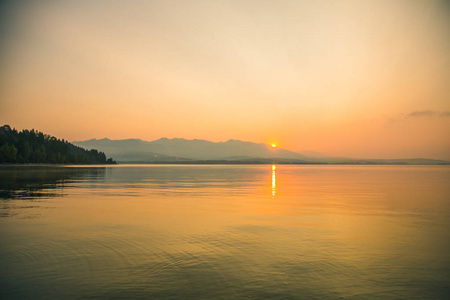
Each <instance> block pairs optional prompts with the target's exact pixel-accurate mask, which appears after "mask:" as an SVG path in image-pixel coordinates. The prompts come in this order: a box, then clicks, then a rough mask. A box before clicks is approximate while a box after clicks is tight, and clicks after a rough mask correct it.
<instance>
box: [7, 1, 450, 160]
mask: <svg viewBox="0 0 450 300" xmlns="http://www.w3.org/2000/svg"><path fill="white" fill-rule="evenodd" d="M14 2H17V1H6V2H5V3H6V4H1V5H2V8H1V11H2V12H1V14H2V15H1V16H2V19H3V20H2V21H1V22H0V25H1V26H2V31H1V33H0V34H1V35H0V39H1V40H0V44H1V45H2V46H0V55H1V56H0V63H1V66H2V67H1V69H0V118H1V120H2V122H1V123H2V124H1V125H3V124H9V125H11V126H12V127H15V128H17V129H23V128H27V129H31V128H35V129H37V130H40V131H43V132H46V133H49V134H52V135H55V136H57V137H60V138H65V139H67V140H71V141H74V140H85V139H91V138H104V137H108V138H111V139H124V138H140V139H144V140H155V139H158V138H160V137H168V138H174V137H182V138H187V139H194V138H197V139H207V140H211V141H216V142H217V141H226V140H228V139H240V140H246V141H252V142H260V143H267V144H269V145H271V144H276V145H277V147H280V148H285V149H289V150H293V151H296V150H310V151H317V152H322V153H325V154H328V155H332V156H347V157H355V158H413V157H428V158H441V159H450V134H449V133H450V113H449V112H450V54H449V53H450V5H449V4H448V3H446V1H431V0H430V1H414V0H411V1H400V0H398V1H396V0H389V1H387V0H386V1H379V0H374V1H363V0H358V1H356V0H355V1H344V0H343V1H331V0H330V1H299V0H298V1H256V0H254V1H245V0H244V1H220V0H218V1H169V0H164V1H143V0H138V1H106V0H97V1H84V0H77V1H75V0H73V1H71V0H67V1H52V0H35V1H22V2H21V3H22V4H21V5H18V4H15V3H14ZM8 3H9V4H8Z"/></svg>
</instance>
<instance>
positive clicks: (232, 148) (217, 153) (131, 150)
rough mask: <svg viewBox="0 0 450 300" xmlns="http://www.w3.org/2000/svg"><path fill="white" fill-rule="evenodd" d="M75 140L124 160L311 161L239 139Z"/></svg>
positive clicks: (81, 144) (88, 147)
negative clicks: (256, 159)
mask: <svg viewBox="0 0 450 300" xmlns="http://www.w3.org/2000/svg"><path fill="white" fill-rule="evenodd" d="M73 143H74V144H75V145H78V146H81V147H83V148H86V149H92V148H96V149H99V150H101V151H104V152H105V153H107V154H108V155H111V156H113V157H114V158H115V159H117V160H118V161H121V162H124V161H126V162H138V161H139V162H161V161H165V162H170V161H185V162H187V161H204V160H208V161H213V160H216V161H224V160H225V161H239V160H248V159H254V158H260V159H269V158H271V159H275V158H277V159H291V160H299V161H311V158H309V157H307V156H304V155H301V154H298V153H295V152H292V151H288V150H285V149H280V148H272V147H270V146H269V145H266V144H258V143H252V142H244V141H238V140H229V141H226V142H218V143H214V142H210V141H206V140H197V139H195V140H186V139H180V138H175V139H168V138H161V139H158V140H155V141H151V142H147V141H143V140H140V139H127V140H110V139H106V138H105V139H100V140H97V139H91V140H87V141H78V142H73Z"/></svg>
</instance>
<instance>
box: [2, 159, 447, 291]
mask: <svg viewBox="0 0 450 300" xmlns="http://www.w3.org/2000/svg"><path fill="white" fill-rule="evenodd" d="M0 179H1V180H0V207H1V208H2V209H1V212H0V217H1V218H0V266H1V270H2V271H1V272H0V298H2V299H3V298H4V299H17V298H21V299H23V298H29V299H68V298H69V299H73V298H75V299H77V298H83V299H91V298H97V299H98V298H104V299H111V298H114V299H116V298H122V299H130V298H155V299H161V298H164V299H166V298H169V299H170V298H177V299H188V298H191V299H220V298H227V299H235V298H237V299H241V298H254V299H261V298H267V299H311V298H319V299H336V298H345V299H445V298H446V297H448V295H449V294H450V254H449V253H450V233H449V231H448V228H449V225H450V224H449V223H450V221H449V220H450V199H449V195H450V186H449V184H448V182H449V179H450V168H449V167H448V166H304V165H302V166H288V165H277V166H270V165H251V166H250V165H249V166H242V165H239V166H234V165H228V166H218V165H211V166H196V165H189V166H187V165H186V166H176V165H171V166H158V165H153V166H150V165H136V166H127V165H119V166H113V167H100V166H93V167H85V166H79V167H75V166H66V167H62V166H61V167H50V166H48V167H47V166H46V167H39V166H32V167H30V166H17V167H12V166H2V167H1V168H0Z"/></svg>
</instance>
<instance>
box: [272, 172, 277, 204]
mask: <svg viewBox="0 0 450 300" xmlns="http://www.w3.org/2000/svg"><path fill="white" fill-rule="evenodd" d="M276 169H277V166H275V165H272V197H274V196H275V193H276V187H277V182H276V176H275V170H276Z"/></svg>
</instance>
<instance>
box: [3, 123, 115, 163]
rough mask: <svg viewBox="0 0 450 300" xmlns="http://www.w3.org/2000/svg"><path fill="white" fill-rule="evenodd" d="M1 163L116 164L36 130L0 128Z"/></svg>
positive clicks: (97, 153)
mask: <svg viewBox="0 0 450 300" xmlns="http://www.w3.org/2000/svg"><path fill="white" fill-rule="evenodd" d="M0 163H50V164H115V163H116V162H115V161H114V160H113V159H112V158H108V159H107V158H106V155H105V153H103V152H99V151H97V150H95V149H92V150H86V149H83V148H81V147H78V146H75V145H73V144H71V143H69V142H68V141H65V140H64V139H62V140H60V139H57V138H56V137H54V136H50V135H48V134H44V133H42V132H39V131H35V130H34V129H32V130H26V129H24V130H22V131H20V132H19V131H17V130H16V129H15V128H13V129H11V127H10V126H9V125H3V126H2V127H0Z"/></svg>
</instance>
